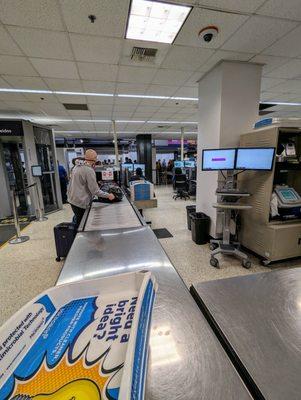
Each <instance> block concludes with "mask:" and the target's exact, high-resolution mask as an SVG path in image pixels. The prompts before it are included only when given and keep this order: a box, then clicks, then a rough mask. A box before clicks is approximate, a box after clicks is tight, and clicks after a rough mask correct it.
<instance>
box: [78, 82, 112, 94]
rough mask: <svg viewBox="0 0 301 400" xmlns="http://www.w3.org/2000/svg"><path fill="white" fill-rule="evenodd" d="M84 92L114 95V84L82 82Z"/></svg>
mask: <svg viewBox="0 0 301 400" xmlns="http://www.w3.org/2000/svg"><path fill="white" fill-rule="evenodd" d="M82 83H83V86H84V90H85V92H93V93H114V92H115V86H116V84H115V82H99V81H82Z"/></svg>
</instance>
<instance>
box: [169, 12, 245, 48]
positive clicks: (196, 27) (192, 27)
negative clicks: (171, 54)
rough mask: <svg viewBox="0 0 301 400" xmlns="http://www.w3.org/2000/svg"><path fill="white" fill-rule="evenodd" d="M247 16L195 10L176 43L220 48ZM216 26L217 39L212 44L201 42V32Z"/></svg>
mask: <svg viewBox="0 0 301 400" xmlns="http://www.w3.org/2000/svg"><path fill="white" fill-rule="evenodd" d="M247 19H248V17H247V16H245V15H239V14H231V13H225V12H219V11H212V10H206V9H203V8H194V9H193V10H192V12H191V13H190V15H189V17H188V18H187V20H186V22H185V24H184V26H183V28H182V29H181V31H180V32H179V34H178V36H177V38H176V40H175V43H176V44H182V45H186V46H195V47H200V48H201V47H202V48H204V47H207V48H213V49H216V48H218V47H220V46H221V45H222V44H223V43H224V42H225V41H226V40H227V39H228V38H229V37H230V36H231V35H232V34H233V33H234V32H235V31H236V30H237V29H238V28H239V27H240V26H241V25H242V24H243V23H244V22H245V21H246V20H247ZM209 25H214V26H217V27H218V29H219V33H218V35H217V37H216V38H215V39H214V40H212V41H211V42H210V43H206V42H204V41H200V39H199V37H198V36H199V32H200V30H201V29H203V28H205V27H206V26H209Z"/></svg>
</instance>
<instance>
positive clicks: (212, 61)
mask: <svg viewBox="0 0 301 400" xmlns="http://www.w3.org/2000/svg"><path fill="white" fill-rule="evenodd" d="M253 55H254V54H251V53H239V52H235V51H225V50H217V51H216V52H215V53H214V54H213V56H212V57H210V58H209V60H208V61H207V62H206V63H205V64H204V65H202V67H201V68H200V71H202V72H207V71H209V70H210V69H212V68H213V67H214V66H215V65H216V64H217V63H219V62H220V61H222V60H226V61H249V60H250V58H252V56H253Z"/></svg>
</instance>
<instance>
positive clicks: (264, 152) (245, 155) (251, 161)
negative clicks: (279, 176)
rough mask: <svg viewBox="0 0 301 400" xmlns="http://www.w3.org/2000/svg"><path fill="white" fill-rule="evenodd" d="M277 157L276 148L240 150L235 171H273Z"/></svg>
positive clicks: (238, 150) (247, 148)
mask: <svg viewBox="0 0 301 400" xmlns="http://www.w3.org/2000/svg"><path fill="white" fill-rule="evenodd" d="M274 156H275V148H274V147H253V148H252V147H245V148H238V149H237V155H236V163H235V169H241V170H255V171H271V169H272V168H273V161H274Z"/></svg>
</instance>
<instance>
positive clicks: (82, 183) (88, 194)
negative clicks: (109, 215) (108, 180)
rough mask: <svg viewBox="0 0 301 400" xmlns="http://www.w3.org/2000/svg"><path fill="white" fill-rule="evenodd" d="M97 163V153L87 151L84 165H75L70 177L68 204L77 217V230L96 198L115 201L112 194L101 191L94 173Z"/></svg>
mask: <svg viewBox="0 0 301 400" xmlns="http://www.w3.org/2000/svg"><path fill="white" fill-rule="evenodd" d="M96 161H97V153H96V151H95V150H92V149H88V150H86V152H85V161H84V163H82V164H79V165H75V167H74V168H73V170H72V173H71V176H70V182H69V186H68V202H69V203H70V205H71V207H72V210H73V213H74V215H75V225H76V228H78V226H79V224H80V222H81V220H82V218H83V216H84V213H85V211H86V208H87V207H88V206H89V204H90V203H91V201H92V199H93V197H94V196H98V197H103V198H107V199H109V200H114V195H113V194H112V193H107V192H104V191H102V190H100V189H99V186H98V184H97V180H96V174H95V171H94V167H95V163H96Z"/></svg>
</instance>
